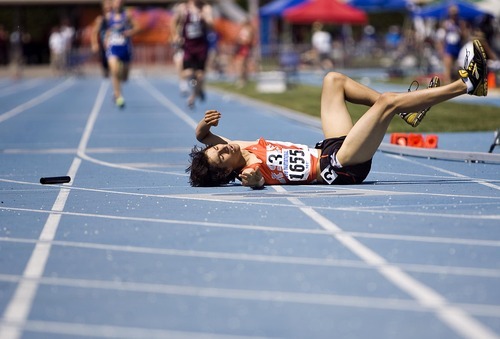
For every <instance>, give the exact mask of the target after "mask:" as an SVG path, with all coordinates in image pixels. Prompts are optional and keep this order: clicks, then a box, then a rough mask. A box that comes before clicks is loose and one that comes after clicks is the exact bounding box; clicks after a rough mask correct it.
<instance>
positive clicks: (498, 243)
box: [0, 205, 500, 247]
mask: <svg viewBox="0 0 500 339" xmlns="http://www.w3.org/2000/svg"><path fill="white" fill-rule="evenodd" d="M286 207H290V205H287V206H286ZM0 210H4V211H16V212H29V213H45V214H46V213H53V212H51V211H45V210H39V209H29V208H16V207H0ZM59 214H61V215H70V216H77V217H85V218H99V219H109V220H124V221H138V222H143V223H156V224H166V225H186V226H195V227H216V228H217V227H218V228H229V229H236V230H251V231H263V232H279V233H297V234H310V235H315V234H316V235H335V234H338V233H341V234H347V235H350V236H353V237H357V238H369V239H382V240H398V241H408V242H426V243H442V244H455V245H467V246H487V247H500V240H491V239H461V238H445V237H425V236H409V235H408V236H406V235H398V234H384V233H380V234H376V233H364V232H346V231H332V230H326V229H304V228H287V227H274V226H258V225H243V224H228V223H217V222H207V221H186V220H184V219H182V220H177V219H159V218H146V217H133V216H119V215H108V214H94V213H82V212H60V213H59Z"/></svg>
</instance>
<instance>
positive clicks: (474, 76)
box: [458, 40, 488, 96]
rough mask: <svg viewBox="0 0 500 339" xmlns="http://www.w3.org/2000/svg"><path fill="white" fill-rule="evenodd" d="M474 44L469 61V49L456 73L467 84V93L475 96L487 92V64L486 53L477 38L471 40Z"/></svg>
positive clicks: (483, 94)
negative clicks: (461, 66) (462, 64)
mask: <svg viewBox="0 0 500 339" xmlns="http://www.w3.org/2000/svg"><path fill="white" fill-rule="evenodd" d="M472 44H473V46H474V56H473V57H472V60H471V61H470V62H469V60H468V59H469V51H467V53H466V55H465V60H464V68H463V69H460V70H459V71H458V75H460V78H461V79H462V81H463V82H464V83H465V84H466V85H467V93H468V94H470V95H476V96H486V95H487V94H488V66H487V63H486V53H485V52H484V48H483V46H482V45H481V42H479V40H474V41H473V42H472Z"/></svg>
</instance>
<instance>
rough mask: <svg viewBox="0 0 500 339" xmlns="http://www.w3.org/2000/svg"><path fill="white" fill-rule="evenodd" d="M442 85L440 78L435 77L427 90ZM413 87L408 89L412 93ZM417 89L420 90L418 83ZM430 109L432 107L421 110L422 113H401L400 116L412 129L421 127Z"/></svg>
mask: <svg viewBox="0 0 500 339" xmlns="http://www.w3.org/2000/svg"><path fill="white" fill-rule="evenodd" d="M412 84H413V82H412ZM440 85H441V81H440V80H439V77H438V76H434V77H432V79H431V81H430V82H429V86H427V88H435V87H439V86H440ZM411 86H412V85H410V88H408V92H410V91H411ZM417 89H418V82H417ZM430 109H431V108H430V107H427V108H425V109H423V110H421V111H420V112H411V113H399V116H400V117H401V118H402V119H403V120H404V121H406V123H407V124H409V125H411V126H412V127H417V126H418V125H420V123H421V122H422V120H424V118H425V114H426V113H427V112H429V110H430Z"/></svg>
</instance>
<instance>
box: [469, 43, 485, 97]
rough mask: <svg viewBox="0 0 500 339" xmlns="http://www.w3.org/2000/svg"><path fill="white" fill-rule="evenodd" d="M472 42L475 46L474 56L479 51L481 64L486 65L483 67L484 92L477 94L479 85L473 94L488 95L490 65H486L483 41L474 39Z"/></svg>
mask: <svg viewBox="0 0 500 339" xmlns="http://www.w3.org/2000/svg"><path fill="white" fill-rule="evenodd" d="M472 44H473V46H474V57H475V56H476V52H479V57H480V58H481V64H482V65H483V66H484V67H483V69H484V71H483V74H482V77H483V85H482V87H483V91H482V94H477V90H478V89H479V87H480V86H478V88H476V90H475V91H474V92H472V93H471V94H474V95H478V96H486V95H488V67H487V65H486V52H485V51H484V48H483V45H481V42H480V41H479V40H474V41H473V42H472Z"/></svg>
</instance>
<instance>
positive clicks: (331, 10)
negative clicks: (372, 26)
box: [284, 0, 368, 24]
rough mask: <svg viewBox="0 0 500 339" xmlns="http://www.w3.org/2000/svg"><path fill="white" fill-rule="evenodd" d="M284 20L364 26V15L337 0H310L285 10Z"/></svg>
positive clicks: (365, 19)
mask: <svg viewBox="0 0 500 339" xmlns="http://www.w3.org/2000/svg"><path fill="white" fill-rule="evenodd" d="M284 18H285V19H286V20H287V21H289V22H292V23H301V24H309V23H313V22H316V21H318V22H323V23H336V24H366V23H367V22H368V19H367V16H366V13H365V12H363V11H362V10H359V9H357V8H354V7H352V6H349V5H346V4H344V3H341V2H338V1H337V0H311V1H307V2H305V3H302V4H300V5H297V6H294V7H292V8H289V9H287V10H286V11H285V12H284Z"/></svg>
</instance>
